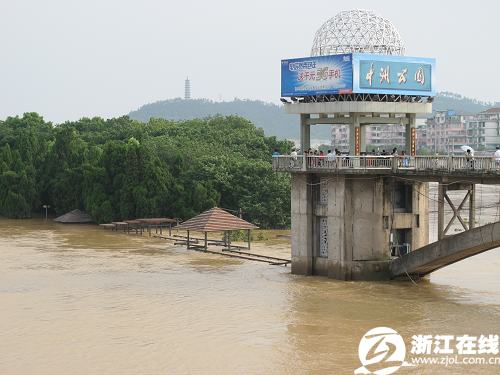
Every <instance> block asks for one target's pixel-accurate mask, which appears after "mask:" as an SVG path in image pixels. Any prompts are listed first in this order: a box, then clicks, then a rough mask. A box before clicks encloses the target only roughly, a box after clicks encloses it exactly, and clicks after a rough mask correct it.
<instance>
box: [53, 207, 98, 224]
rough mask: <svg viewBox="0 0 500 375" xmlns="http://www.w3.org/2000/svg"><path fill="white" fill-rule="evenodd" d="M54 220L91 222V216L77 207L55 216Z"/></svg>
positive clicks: (60, 221) (78, 222)
mask: <svg viewBox="0 0 500 375" xmlns="http://www.w3.org/2000/svg"><path fill="white" fill-rule="evenodd" d="M54 221H57V222H58V223H72V224H76V223H77V224H83V223H91V222H92V218H91V217H90V215H89V214H87V213H86V212H83V211H80V210H78V209H77V210H73V211H70V212H68V213H66V214H64V215H62V216H59V217H58V218H55V219H54Z"/></svg>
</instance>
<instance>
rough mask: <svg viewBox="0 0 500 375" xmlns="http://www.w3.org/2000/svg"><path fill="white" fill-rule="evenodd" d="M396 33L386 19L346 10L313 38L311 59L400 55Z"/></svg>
mask: <svg viewBox="0 0 500 375" xmlns="http://www.w3.org/2000/svg"><path fill="white" fill-rule="evenodd" d="M404 51H405V45H404V42H403V40H402V39H401V36H400V34H399V31H398V30H397V29H396V28H395V27H394V25H393V24H392V23H391V22H390V21H389V20H388V19H386V18H383V17H381V16H379V15H377V14H375V13H374V12H372V11H370V10H361V9H355V10H348V11H343V12H340V13H338V14H337V15H336V16H334V17H332V18H330V19H329V20H328V21H326V22H325V23H324V24H323V25H322V26H321V27H320V28H319V29H318V31H317V32H316V34H315V36H314V41H313V46H312V49H311V56H321V55H335V54H339V53H351V52H361V53H377V54H383V55H403V54H404Z"/></svg>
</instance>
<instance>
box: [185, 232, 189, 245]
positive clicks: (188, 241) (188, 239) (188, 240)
mask: <svg viewBox="0 0 500 375" xmlns="http://www.w3.org/2000/svg"><path fill="white" fill-rule="evenodd" d="M186 243H187V248H188V250H189V231H187V242H186Z"/></svg>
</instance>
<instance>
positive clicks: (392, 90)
mask: <svg viewBox="0 0 500 375" xmlns="http://www.w3.org/2000/svg"><path fill="white" fill-rule="evenodd" d="M371 61H372V62H373V63H374V64H376V63H377V62H383V63H384V64H387V66H389V67H391V66H392V67H393V68H397V67H401V66H403V65H404V64H408V65H410V66H418V65H421V66H422V67H423V69H425V71H426V74H429V73H430V89H429V88H427V89H423V90H419V89H418V88H417V87H416V85H408V86H409V87H411V88H410V89H400V88H399V86H400V85H399V84H398V83H397V76H396V73H397V72H395V71H394V69H393V72H392V73H391V75H392V77H391V80H392V81H391V83H390V84H387V88H384V87H383V86H384V85H383V84H378V85H377V86H378V87H374V88H363V87H361V82H362V81H361V80H362V79H365V77H361V76H360V74H361V73H360V72H361V65H360V64H361V62H371ZM352 64H353V67H352V72H353V92H354V93H359V94H395V95H420V96H435V95H436V59H434V58H425V57H408V56H392V55H373V54H362V53H353V56H352ZM375 73H377V74H378V73H379V71H378V70H375ZM413 75H414V72H412V71H409V72H408V77H407V79H409V80H411V79H413ZM377 78H378V76H377ZM374 79H375V77H374ZM427 79H429V78H427ZM384 83H386V82H384ZM423 86H424V85H423ZM425 87H428V86H427V85H425Z"/></svg>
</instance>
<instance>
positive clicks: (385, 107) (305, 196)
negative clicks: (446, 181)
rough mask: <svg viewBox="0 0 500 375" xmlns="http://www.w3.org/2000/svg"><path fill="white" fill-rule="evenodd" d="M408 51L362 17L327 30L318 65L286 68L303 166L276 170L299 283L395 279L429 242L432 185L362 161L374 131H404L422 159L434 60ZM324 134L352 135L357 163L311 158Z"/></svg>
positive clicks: (383, 163)
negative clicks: (287, 182)
mask: <svg viewBox="0 0 500 375" xmlns="http://www.w3.org/2000/svg"><path fill="white" fill-rule="evenodd" d="M404 49H405V47H404V43H403V41H402V40H401V37H400V35H399V33H398V32H397V30H396V28H395V27H394V26H393V25H392V24H391V23H390V22H389V21H388V20H386V19H385V18H382V17H380V16H377V15H376V14H374V13H373V12H370V11H365V10H354V11H347V12H341V13H339V14H338V15H337V16H335V17H333V18H332V19H330V20H328V21H327V22H326V23H325V24H324V25H323V26H321V28H320V29H319V30H318V32H317V33H316V35H315V38H314V43H313V47H312V51H311V55H312V56H311V57H307V58H301V59H289V60H282V63H281V69H282V101H283V102H285V110H286V112H287V113H289V114H292V115H297V116H300V144H301V152H299V156H298V158H297V161H295V160H293V159H292V161H291V164H290V165H280V163H281V162H284V163H287V161H285V159H279V158H275V160H274V161H273V162H274V167H275V170H286V171H290V172H291V175H292V193H291V194H292V197H291V198H292V199H291V200H292V206H291V219H292V273H294V274H301V275H311V274H314V275H325V276H329V277H332V278H336V279H343V280H374V279H388V278H390V270H389V264H390V262H391V261H392V260H393V258H394V257H396V256H399V255H401V254H404V253H407V252H409V251H411V250H412V249H415V248H419V247H422V246H424V245H427V243H428V241H429V230H428V201H427V198H425V197H426V196H427V195H428V183H427V182H421V181H419V180H418V179H401V178H395V177H394V176H392V175H391V173H390V172H391V170H393V169H394V168H398V167H400V166H401V165H400V163H401V159H399V158H390V157H388V158H387V159H383V158H381V159H377V160H375V158H372V159H370V158H369V157H367V156H363V155H364V154H365V152H366V144H365V138H366V137H365V135H366V134H365V133H366V127H367V125H376V124H397V125H400V126H403V127H404V129H405V130H406V132H405V150H404V151H405V152H406V155H415V153H416V115H417V114H428V113H431V112H432V104H431V102H432V99H429V98H431V97H432V96H433V92H434V87H433V82H432V75H431V74H432V73H433V71H434V60H433V59H420V58H410V57H403V56H401V55H402V54H403V52H404ZM325 55H328V56H325ZM286 98H290V99H291V102H289V101H288V100H287V99H286ZM316 124H331V125H333V126H338V125H344V126H348V127H349V132H348V133H349V150H350V155H349V156H345V155H344V156H337V157H336V158H333V157H330V158H328V157H327V158H323V159H322V158H318V157H311V156H309V155H305V154H304V151H306V150H308V149H309V148H310V129H311V126H314V125H316ZM401 151H402V150H400V152H401ZM404 160H406V159H404ZM367 168H370V170H371V171H370V173H369V174H367V173H366V169H367Z"/></svg>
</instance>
